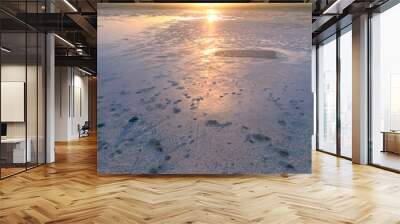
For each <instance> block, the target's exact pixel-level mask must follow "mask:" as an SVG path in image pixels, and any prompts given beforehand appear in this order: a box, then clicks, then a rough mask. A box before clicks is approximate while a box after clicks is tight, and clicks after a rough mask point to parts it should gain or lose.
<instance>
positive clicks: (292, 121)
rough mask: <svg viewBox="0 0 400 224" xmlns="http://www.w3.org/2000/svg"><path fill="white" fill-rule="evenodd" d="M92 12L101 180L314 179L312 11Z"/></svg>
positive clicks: (167, 8)
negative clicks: (114, 176)
mask: <svg viewBox="0 0 400 224" xmlns="http://www.w3.org/2000/svg"><path fill="white" fill-rule="evenodd" d="M256 5H257V7H247V6H244V5H240V4H239V5H235V6H234V7H233V6H232V4H230V5H229V4H228V5H224V4H216V5H215V4H214V5H211V4H208V5H207V4H186V5H183V4H164V5H163V6H162V7H159V6H157V5H156V4H151V5H149V4H133V5H126V4H99V7H98V8H99V12H98V171H99V172H100V173H127V174H149V173H159V174H236V173H240V174H256V173H282V172H288V173H307V172H311V135H312V128H313V124H312V113H313V97H312V94H311V42H310V41H311V38H310V33H311V25H310V24H311V10H310V8H309V6H308V5H295V6H288V5H279V6H274V7H270V6H269V5H267V4H256Z"/></svg>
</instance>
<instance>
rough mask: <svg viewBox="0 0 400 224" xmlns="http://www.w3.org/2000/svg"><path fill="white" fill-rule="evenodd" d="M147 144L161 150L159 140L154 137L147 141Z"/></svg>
mask: <svg viewBox="0 0 400 224" xmlns="http://www.w3.org/2000/svg"><path fill="white" fill-rule="evenodd" d="M148 145H149V146H150V147H151V148H154V149H155V150H157V151H159V152H162V151H163V147H162V146H161V142H160V140H158V139H154V138H152V139H150V140H149V142H148Z"/></svg>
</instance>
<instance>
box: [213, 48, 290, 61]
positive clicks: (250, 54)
mask: <svg viewBox="0 0 400 224" xmlns="http://www.w3.org/2000/svg"><path fill="white" fill-rule="evenodd" d="M214 55H215V56H220V57H238V58H265V59H277V58H280V57H282V56H283V54H282V53H280V52H278V51H274V50H219V51H217V52H215V54H214Z"/></svg>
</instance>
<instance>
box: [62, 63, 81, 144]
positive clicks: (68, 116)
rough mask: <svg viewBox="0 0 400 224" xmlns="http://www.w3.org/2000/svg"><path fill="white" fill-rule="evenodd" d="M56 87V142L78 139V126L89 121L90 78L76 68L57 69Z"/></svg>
mask: <svg viewBox="0 0 400 224" xmlns="http://www.w3.org/2000/svg"><path fill="white" fill-rule="evenodd" d="M55 87H56V90H55V123H56V131H55V140H56V141H70V140H73V139H77V138H79V132H78V125H83V124H84V123H85V121H87V120H88V77H87V76H84V74H83V73H82V72H80V71H79V70H77V69H76V68H72V67H56V83H55ZM79 95H80V97H79ZM79 101H80V102H79ZM79 107H81V108H79Z"/></svg>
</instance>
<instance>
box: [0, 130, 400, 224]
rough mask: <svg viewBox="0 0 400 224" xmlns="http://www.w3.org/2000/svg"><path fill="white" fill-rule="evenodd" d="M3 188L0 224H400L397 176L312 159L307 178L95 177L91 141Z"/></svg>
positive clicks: (61, 150) (62, 147) (319, 156)
mask: <svg viewBox="0 0 400 224" xmlns="http://www.w3.org/2000/svg"><path fill="white" fill-rule="evenodd" d="M56 155H57V162H56V163H55V164H51V165H47V166H42V167H39V168H36V169H33V170H30V171H28V172H26V173H22V174H20V175H17V176H14V177H11V178H8V179H5V180H3V181H0V223H12V224H13V223H216V224H219V223H373V224H379V223H384V224H386V223H400V175H398V174H395V173H390V172H387V171H384V170H380V169H377V168H373V167H368V166H358V165H352V164H351V163H350V162H349V161H347V160H343V159H337V158H335V157H333V156H329V155H326V154H323V153H318V152H315V153H314V154H313V174H312V175H293V176H292V175H289V177H283V176H279V175H275V176H270V175H269V176H183V177H181V176H167V177H166V176H157V177H153V176H98V175H97V173H96V142H95V138H94V137H91V138H86V139H84V140H81V141H76V142H71V143H69V144H58V145H57V154H56Z"/></svg>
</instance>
